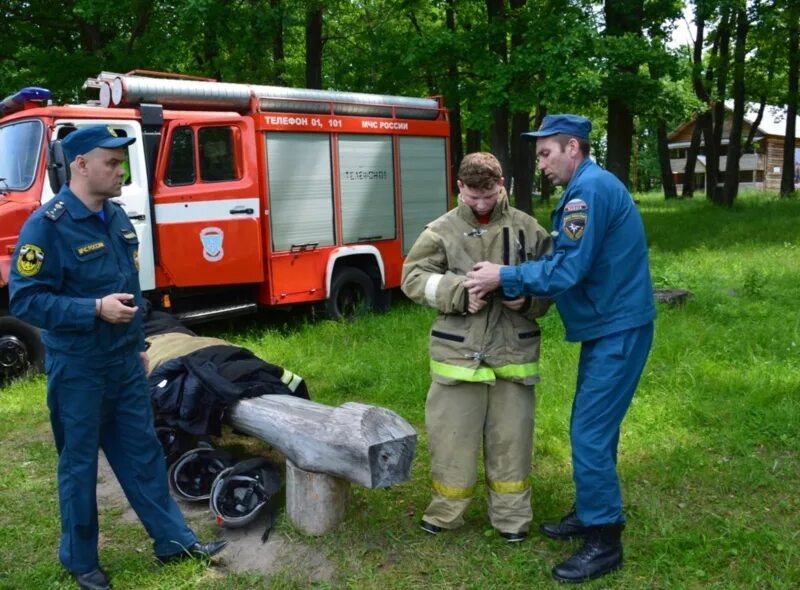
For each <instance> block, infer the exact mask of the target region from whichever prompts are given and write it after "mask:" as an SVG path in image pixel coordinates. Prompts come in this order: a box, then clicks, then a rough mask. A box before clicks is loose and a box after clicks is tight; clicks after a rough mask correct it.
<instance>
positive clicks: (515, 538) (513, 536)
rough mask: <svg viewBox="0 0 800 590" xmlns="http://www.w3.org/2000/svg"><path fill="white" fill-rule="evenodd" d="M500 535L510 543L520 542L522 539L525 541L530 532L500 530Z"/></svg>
mask: <svg viewBox="0 0 800 590" xmlns="http://www.w3.org/2000/svg"><path fill="white" fill-rule="evenodd" d="M500 536H501V537H502V538H503V539H505V540H506V541H507V542H508V543H519V542H520V541H524V540H525V539H527V538H528V533H525V532H520V533H504V532H502V531H500Z"/></svg>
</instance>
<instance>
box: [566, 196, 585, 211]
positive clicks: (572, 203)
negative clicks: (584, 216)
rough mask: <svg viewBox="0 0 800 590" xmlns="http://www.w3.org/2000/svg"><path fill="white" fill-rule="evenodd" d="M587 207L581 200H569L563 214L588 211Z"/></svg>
mask: <svg viewBox="0 0 800 590" xmlns="http://www.w3.org/2000/svg"><path fill="white" fill-rule="evenodd" d="M588 210H589V205H587V204H586V201H584V200H583V199H570V200H569V201H568V202H567V204H566V205H564V213H575V212H576V211H588Z"/></svg>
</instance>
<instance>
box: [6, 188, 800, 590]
mask: <svg viewBox="0 0 800 590" xmlns="http://www.w3.org/2000/svg"><path fill="white" fill-rule="evenodd" d="M637 198H638V199H639V200H640V202H641V205H640V208H641V211H642V214H643V216H644V219H645V224H646V227H647V233H648V240H649V243H650V247H651V262H652V272H653V277H654V281H655V283H656V286H658V287H674V288H685V289H689V290H690V291H691V292H692V294H693V295H692V297H691V298H690V299H689V300H688V301H687V302H686V303H685V304H684V305H683V306H681V307H674V308H673V307H668V306H664V305H659V316H658V319H657V323H656V340H655V344H654V347H653V350H652V353H651V356H650V360H649V362H648V365H647V367H646V369H645V373H644V375H643V378H642V382H641V385H640V388H639V391H638V393H637V395H636V397H635V398H634V402H633V405H632V407H631V409H630V412H629V413H628V417H627V418H626V420H625V423H624V424H623V433H622V441H621V451H620V459H619V470H620V474H621V477H622V482H623V492H624V496H625V501H626V514H627V517H628V528H627V529H626V532H625V536H624V541H625V558H626V565H625V567H624V569H623V570H622V571H620V572H619V573H617V574H614V575H612V576H608V577H606V578H604V579H601V580H598V581H595V582H592V583H589V584H587V585H585V587H588V588H623V589H640V588H689V589H695V588H696V589H705V588H719V589H738V588H759V589H760V588H776V589H783V588H786V589H789V588H798V587H800V500H799V499H798V482H799V481H800V477H799V476H800V313H798V305H800V229H798V220H800V202H798V201H797V200H778V199H775V198H772V197H767V196H765V195H756V194H749V195H742V196H740V198H739V201H738V202H737V204H736V205H735V206H734V207H733V208H732V209H718V208H715V207H712V206H710V205H709V204H708V203H707V202H706V201H704V200H703V199H695V200H692V201H674V202H665V201H663V200H662V199H661V198H660V196H659V195H638V196H637ZM432 317H433V314H432V312H431V310H428V309H425V308H422V307H420V306H416V305H414V304H412V303H410V302H408V301H404V300H397V301H395V304H394V305H393V307H392V310H391V311H390V312H389V313H387V314H385V315H382V316H370V317H363V318H360V319H358V320H357V321H356V322H354V323H350V324H346V323H334V322H330V321H319V320H317V321H315V320H313V319H311V318H310V317H309V316H308V315H304V314H298V313H293V314H280V313H270V314H262V315H260V316H258V321H257V322H255V321H253V318H252V317H251V318H247V319H244V320H242V321H236V322H224V323H218V324H216V325H214V326H209V327H206V328H203V330H204V332H207V333H209V334H215V335H221V336H223V337H225V338H227V339H229V340H231V341H233V342H236V343H238V344H241V345H243V346H247V347H249V348H251V349H252V350H254V351H256V352H257V353H258V354H259V355H260V356H262V357H263V358H265V359H268V360H270V361H273V362H275V363H277V364H281V365H284V366H286V367H288V368H290V369H292V370H294V371H296V372H297V373H299V374H301V375H302V376H303V377H304V378H305V379H306V381H307V383H308V386H309V390H310V391H311V394H312V397H313V398H314V399H315V400H316V401H319V402H322V403H326V404H330V405H338V404H341V403H343V402H345V401H360V402H364V403H369V404H375V405H379V406H384V407H387V408H390V409H392V410H394V411H396V412H397V413H399V414H400V415H401V416H403V417H404V418H406V419H407V420H408V421H409V422H411V423H412V424H413V425H414V426H415V428H416V429H417V431H418V433H419V440H418V446H417V456H416V458H415V461H414V465H413V473H412V479H411V481H409V482H406V483H404V484H401V485H398V486H395V487H394V488H391V489H388V490H367V489H364V488H361V487H358V486H354V488H353V498H352V501H351V502H350V504H349V507H348V515H347V519H346V521H345V524H344V525H343V526H342V527H341V528H340V529H339V530H337V531H336V532H335V533H332V534H330V535H327V536H325V537H321V538H312V537H306V536H303V535H301V534H300V533H298V532H297V531H295V530H293V529H292V527H291V525H290V524H289V523H287V522H286V521H285V519H281V521H280V523H279V526H278V534H280V535H283V536H286V537H287V538H289V539H290V540H292V541H294V542H296V543H302V544H305V545H307V546H308V547H310V548H311V549H312V550H313V551H317V552H319V553H321V554H322V555H324V556H325V557H327V558H328V559H329V560H331V561H332V562H333V563H334V565H335V568H336V572H335V575H334V577H333V579H332V580H331V581H330V582H317V583H312V582H311V581H310V580H309V578H308V572H307V571H306V570H305V569H304V568H302V567H297V565H294V566H287V567H283V568H281V567H278V568H277V569H276V571H275V572H274V575H269V576H261V575H257V574H226V575H222V574H221V573H220V572H219V570H218V569H215V568H207V567H205V566H203V565H202V564H181V565H179V566H170V567H167V568H158V567H155V566H154V565H153V563H152V560H151V558H150V554H149V541H148V539H147V536H146V534H145V533H144V531H143V530H142V528H141V527H140V526H139V525H137V524H128V523H121V522H120V521H119V520H118V519H117V516H118V510H117V511H116V512H115V511H114V510H108V511H104V512H103V513H102V515H101V530H102V535H103V538H102V542H101V558H102V559H103V562H104V564H105V565H106V566H107V568H108V569H109V570H110V571H111V572H112V574H113V580H114V584H115V588H121V589H124V588H148V589H149V588H164V589H166V588H170V589H171V588H209V589H211V588H214V589H232V588H275V589H295V588H298V589H299V588H320V589H328V588H348V589H359V590H360V589H376V590H378V589H380V590H394V589H416V588H430V589H470V590H471V589H474V590H479V589H498V590H499V589H509V588H510V589H515V588H540V587H554V588H555V587H558V586H557V585H556V584H555V583H554V582H551V581H550V574H549V570H550V568H551V567H552V565H553V564H554V563H556V562H557V561H559V560H560V559H562V558H564V557H565V556H567V555H568V554H569V552H570V550H571V549H572V548H574V547H575V544H564V543H559V542H556V541H550V540H547V539H544V538H542V537H540V536H539V535H537V534H533V535H532V536H531V538H530V539H529V540H528V541H527V542H525V543H521V544H516V545H513V546H509V545H508V544H506V543H503V542H501V541H500V540H499V539H498V537H497V536H496V535H495V534H494V533H493V532H492V531H491V526H490V524H489V522H488V519H487V516H486V507H485V496H484V490H483V488H482V486H479V488H478V494H477V497H476V498H475V501H474V503H473V504H472V506H471V507H470V509H469V511H468V513H467V515H466V516H467V525H466V526H465V527H464V528H463V529H461V530H459V531H457V532H454V533H448V534H443V535H439V536H438V537H431V536H430V535H426V534H424V533H422V532H421V531H419V529H418V528H417V524H418V520H419V517H420V514H421V512H422V511H423V510H424V508H425V506H426V504H427V501H428V498H429V486H428V467H429V458H428V453H427V449H426V436H425V431H424V400H425V394H426V391H427V387H428V383H429V380H428V375H427V339H428V337H427V332H428V328H429V326H430V322H431V319H432ZM542 327H543V334H544V335H543V348H542V350H543V353H542V362H541V371H542V375H543V381H542V383H541V385H540V386H539V387H538V389H537V414H536V445H535V456H534V473H533V476H532V485H533V505H534V519H535V522H536V523H538V522H539V521H541V520H542V519H549V518H554V517H559V516H560V515H561V514H562V513H563V512H564V511H565V510H566V509H567V508H568V507H569V504H570V502H571V499H572V493H573V490H572V480H571V469H570V459H569V457H570V454H569V441H568V421H569V410H570V403H571V399H572V393H573V386H574V381H575V371H576V363H577V353H578V347H577V346H576V345H572V344H567V343H565V342H564V341H563V328H562V326H561V323H560V320H559V318H558V316H557V314H556V313H555V311H553V312H551V313H550V314H549V315H548V316H547V317H546V318H544V320H543V322H542ZM44 399H45V382H44V379H43V378H41V377H38V378H32V379H29V380H25V381H20V382H17V383H14V384H12V385H10V386H8V387H6V388H5V389H3V390H2V393H0V444H2V448H3V451H4V453H3V458H4V461H3V462H2V464H0V514H2V521H0V588H24V589H27V588H71V587H74V585H71V582H70V581H69V580H68V579H67V578H66V577H65V576H64V574H63V573H62V572H61V570H60V567H59V565H58V563H57V560H56V557H55V556H56V544H57V537H58V526H59V524H58V522H59V521H58V506H57V503H56V490H55V451H54V449H53V445H52V442H51V436H50V433H49V424H48V417H47V411H46V407H45V402H44ZM205 532H206V533H207V534H210V533H213V525H210V526H209V528H208V529H207V530H206V531H205Z"/></svg>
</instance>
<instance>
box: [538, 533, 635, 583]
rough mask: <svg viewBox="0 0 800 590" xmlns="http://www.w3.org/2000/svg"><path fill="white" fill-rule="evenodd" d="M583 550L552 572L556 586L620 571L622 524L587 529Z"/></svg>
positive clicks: (579, 550)
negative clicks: (560, 583)
mask: <svg viewBox="0 0 800 590" xmlns="http://www.w3.org/2000/svg"><path fill="white" fill-rule="evenodd" d="M587 528H588V530H589V533H588V535H587V536H586V540H585V541H584V543H583V546H582V547H581V548H580V549H578V551H577V553H575V554H574V555H573V556H572V557H570V558H569V559H567V560H566V561H563V562H561V563H559V564H558V565H557V566H556V567H554V568H553V577H554V578H555V579H556V580H558V581H559V582H571V583H579V582H585V581H586V580H592V579H594V578H599V577H600V576H604V575H606V574H607V573H609V572H613V571H614V570H618V569H619V568H621V567H622V541H621V537H622V529H623V528H625V525H624V524H621V523H620V524H602V525H599V526H592V527H587Z"/></svg>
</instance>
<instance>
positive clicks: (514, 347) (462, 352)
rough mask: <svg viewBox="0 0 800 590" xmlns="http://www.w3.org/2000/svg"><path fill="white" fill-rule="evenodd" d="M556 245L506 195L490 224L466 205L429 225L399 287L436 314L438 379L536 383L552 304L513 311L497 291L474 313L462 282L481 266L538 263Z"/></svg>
mask: <svg viewBox="0 0 800 590" xmlns="http://www.w3.org/2000/svg"><path fill="white" fill-rule="evenodd" d="M551 242H552V240H551V238H550V235H549V234H548V233H547V232H546V231H545V230H544V229H543V228H542V227H541V226H540V225H539V224H538V222H537V221H536V220H535V219H534V218H533V217H531V216H529V215H527V214H525V213H523V212H522V211H519V210H518V209H515V208H513V207H511V206H510V205H509V204H508V199H507V198H506V196H505V191H504V192H503V194H502V195H501V196H500V198H499V199H498V201H497V205H496V206H495V208H494V210H493V211H492V214H491V217H490V219H489V223H488V224H486V225H481V224H480V223H478V220H477V219H476V218H475V215H474V214H473V212H472V210H471V209H470V208H469V206H468V205H466V204H464V203H459V204H458V206H457V207H456V208H455V209H452V210H451V211H449V212H447V213H445V214H444V215H442V216H441V217H439V218H438V219H436V220H435V221H433V222H431V223H430V224H428V225H427V227H426V228H425V230H424V231H423V232H422V234H421V235H420V236H419V238H417V241H416V242H415V243H414V246H413V247H412V248H411V251H410V252H409V254H408V256H407V257H406V261H405V264H404V265H403V278H402V284H401V288H402V290H403V292H404V293H405V294H406V295H407V296H408V297H409V298H411V299H412V300H414V301H416V302H417V303H421V304H423V305H428V306H430V307H433V308H435V309H437V310H438V311H439V315H438V316H437V318H436V320H435V322H434V324H433V329H432V330H431V338H430V356H431V361H430V365H431V376H432V378H433V380H434V381H436V382H438V383H443V384H454V383H457V382H459V381H470V382H486V383H493V382H494V380H495V379H496V378H500V379H506V380H509V381H514V382H518V383H523V384H525V385H530V384H533V383H536V382H538V381H539V370H538V360H539V326H538V324H537V323H536V318H537V317H539V316H541V315H543V314H544V313H545V312H546V311H547V308H548V307H549V305H550V301H549V300H546V299H532V300H530V301H528V302H526V304H525V306H524V307H523V308H522V309H521V310H520V311H512V310H510V309H508V308H507V307H505V306H504V305H503V304H502V300H503V295H502V292H500V291H498V292H495V293H493V294H491V295H490V296H489V297H488V302H489V303H488V305H486V306H485V307H484V308H483V309H482V310H481V311H479V312H478V313H475V314H469V313H467V303H468V292H467V290H466V289H465V288H464V286H463V283H464V281H465V280H466V278H467V277H466V274H467V272H469V271H470V270H471V269H472V266H473V265H474V264H475V263H476V262H480V261H482V260H488V261H490V262H495V263H497V264H512V265H513V264H519V263H521V262H525V261H527V260H535V259H537V258H540V257H541V256H543V255H544V254H547V253H549V251H550V249H551Z"/></svg>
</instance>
